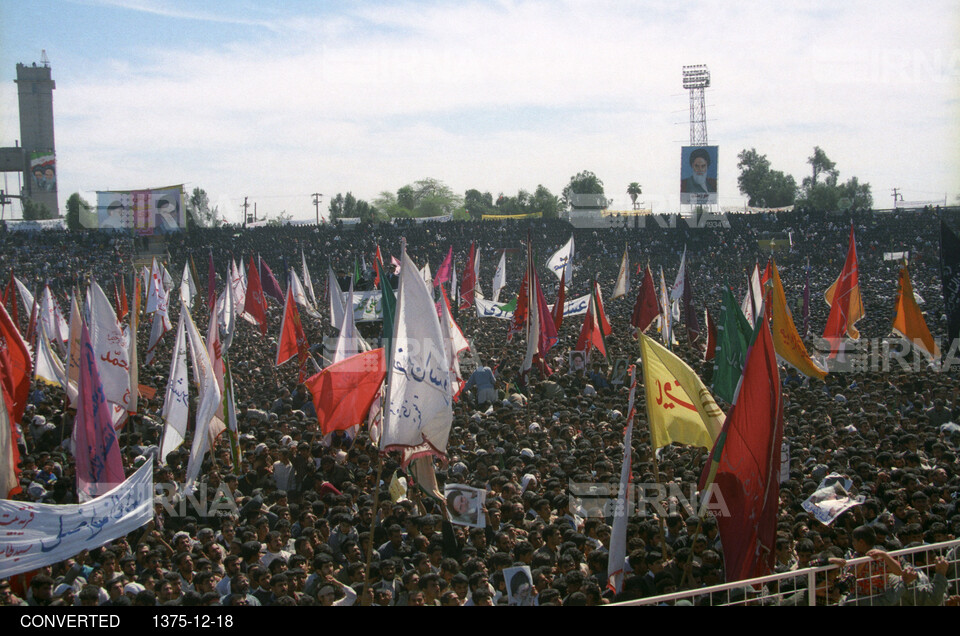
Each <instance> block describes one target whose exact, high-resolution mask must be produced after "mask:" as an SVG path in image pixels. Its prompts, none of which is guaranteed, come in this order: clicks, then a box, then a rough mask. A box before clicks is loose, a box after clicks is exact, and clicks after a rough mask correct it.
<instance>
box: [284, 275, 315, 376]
mask: <svg viewBox="0 0 960 636" xmlns="http://www.w3.org/2000/svg"><path fill="white" fill-rule="evenodd" d="M309 350H310V345H309V344H308V343H307V336H306V334H304V333H303V325H302V324H301V323H300V312H299V311H297V303H295V302H293V291H292V286H290V285H287V301H286V306H285V307H284V309H283V324H282V325H281V326H280V341H279V342H278V343H277V366H280V365H281V364H283V363H284V362H286V361H287V360H289V359H290V358H292V357H293V356H297V361H298V362H299V367H300V374H299V377H298V378H297V383H298V384H299V383H301V382H303V379H304V377H306V362H307V355H308V351H309Z"/></svg>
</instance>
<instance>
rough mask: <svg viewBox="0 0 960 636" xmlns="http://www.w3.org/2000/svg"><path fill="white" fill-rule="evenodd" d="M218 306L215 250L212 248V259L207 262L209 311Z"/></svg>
mask: <svg viewBox="0 0 960 636" xmlns="http://www.w3.org/2000/svg"><path fill="white" fill-rule="evenodd" d="M216 306H217V272H216V270H214V269H213V250H210V260H209V261H208V264H207V311H208V312H212V311H213V310H214V309H215V308H216Z"/></svg>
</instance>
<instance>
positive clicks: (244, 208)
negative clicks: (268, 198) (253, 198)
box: [240, 197, 250, 227]
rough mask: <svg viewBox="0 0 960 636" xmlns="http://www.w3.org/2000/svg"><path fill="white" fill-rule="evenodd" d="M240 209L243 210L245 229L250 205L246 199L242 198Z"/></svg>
mask: <svg viewBox="0 0 960 636" xmlns="http://www.w3.org/2000/svg"><path fill="white" fill-rule="evenodd" d="M240 207H242V208H243V227H247V208H249V207H250V204H249V203H247V197H243V205H242V206H240Z"/></svg>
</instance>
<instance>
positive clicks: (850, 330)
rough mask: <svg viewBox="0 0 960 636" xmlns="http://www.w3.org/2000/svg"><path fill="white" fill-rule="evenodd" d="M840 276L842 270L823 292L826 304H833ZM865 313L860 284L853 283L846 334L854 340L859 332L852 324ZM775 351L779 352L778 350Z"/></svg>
mask: <svg viewBox="0 0 960 636" xmlns="http://www.w3.org/2000/svg"><path fill="white" fill-rule="evenodd" d="M842 276H843V272H840V276H837V280H835V281H833V285H830V289H828V290H827V291H825V292H824V293H823V299H824V300H826V301H827V304H828V305H831V306H832V305H833V293H834V290H835V289H836V288H837V283H839V282H840V278H841V277H842ZM866 315H867V313H866V312H865V311H864V310H863V299H862V298H861V297H860V285H859V284H857V285H854V286H853V288H852V289H851V290H850V313H849V314H847V335H848V336H850V337H851V338H853V339H854V340H856V339H858V338H859V337H860V332H859V331H858V330H857V328H856V327H854V325H855V324H857V322H858V321H859V320H860V319H861V318H863V317H864V316H866ZM777 353H780V352H779V351H778V352H777Z"/></svg>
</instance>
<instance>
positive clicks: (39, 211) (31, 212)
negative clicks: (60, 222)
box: [20, 197, 54, 221]
mask: <svg viewBox="0 0 960 636" xmlns="http://www.w3.org/2000/svg"><path fill="white" fill-rule="evenodd" d="M20 209H21V210H23V220H24V221H43V220H44V219H52V218H54V216H53V214H52V213H51V212H50V208H48V207H47V206H46V205H44V204H43V203H37V202H36V201H34V200H33V199H28V198H26V197H24V198H22V199H20Z"/></svg>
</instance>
